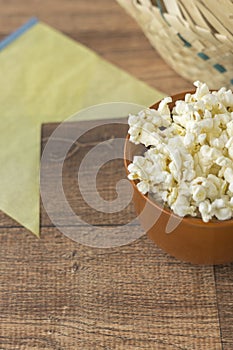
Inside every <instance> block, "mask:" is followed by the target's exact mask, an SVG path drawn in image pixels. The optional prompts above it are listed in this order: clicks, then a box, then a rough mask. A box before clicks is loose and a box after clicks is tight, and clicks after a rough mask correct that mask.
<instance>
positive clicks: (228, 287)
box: [215, 264, 233, 350]
mask: <svg viewBox="0 0 233 350" xmlns="http://www.w3.org/2000/svg"><path fill="white" fill-rule="evenodd" d="M215 279H216V291H217V302H218V308H219V319H220V326H221V337H222V343H223V350H232V349H233V264H229V265H225V266H215Z"/></svg>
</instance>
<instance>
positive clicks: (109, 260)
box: [0, 228, 221, 350]
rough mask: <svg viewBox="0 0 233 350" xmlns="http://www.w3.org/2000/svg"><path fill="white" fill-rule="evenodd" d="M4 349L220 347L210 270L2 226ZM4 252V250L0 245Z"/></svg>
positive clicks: (148, 252) (148, 251) (131, 248)
mask: <svg viewBox="0 0 233 350" xmlns="http://www.w3.org/2000/svg"><path fill="white" fill-rule="evenodd" d="M0 236H1V241H2V243H3V242H4V254H3V253H2V254H1V256H0V257H1V258H0V259H1V261H0V263H1V265H0V266H1V280H2V281H1V285H0V297H1V315H0V317H1V336H0V341H1V346H0V348H1V349H4V350H8V349H12V350H16V349H27V350H32V349H47V350H50V349H51V350H52V349H56V350H58V349H59V350H64V349H69V350H70V349H71V350H73V349H74V350H76V349H84V350H89V349H90V350H91V349H122V350H125V349H129V350H135V349H138V350H139V349H143V350H145V349H161V350H174V349H203V350H205V349H206V350H209V349H216V350H218V349H221V341H220V335H219V324H218V315H217V308H216V298H215V285H214V278H213V268H212V267H196V266H191V265H189V264H180V262H178V261H177V260H175V259H173V258H172V257H168V256H167V255H166V254H164V253H163V252H162V251H161V250H159V249H158V248H157V247H156V246H155V245H154V244H152V243H151V242H150V241H149V239H148V238H146V237H142V238H141V239H140V240H138V241H136V242H135V243H133V244H132V245H128V246H125V247H120V248H112V249H94V248H90V247H85V246H81V245H79V244H77V243H75V242H72V241H71V240H68V239H66V238H65V237H64V236H63V235H62V234H60V233H59V232H57V230H55V229H53V228H43V229H42V237H41V239H40V240H37V239H35V238H34V237H33V236H32V235H25V232H24V230H23V229H10V230H9V229H8V230H4V229H0ZM1 249H2V246H1Z"/></svg>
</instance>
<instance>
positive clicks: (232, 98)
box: [128, 81, 233, 222]
mask: <svg viewBox="0 0 233 350" xmlns="http://www.w3.org/2000/svg"><path fill="white" fill-rule="evenodd" d="M194 85H195V86H196V91H195V93H194V94H186V95H185V99H184V100H179V101H176V103H175V107H174V108H173V110H172V111H170V109H169V106H168V103H170V102H171V101H172V99H171V97H166V98H164V99H163V100H162V101H161V102H160V104H159V107H158V110H154V109H145V110H143V111H141V112H139V113H138V115H130V116H129V120H128V123H129V135H130V141H132V142H133V143H135V144H139V143H141V144H143V145H145V146H146V147H147V151H146V152H145V153H144V155H143V156H135V157H134V159H133V162H132V163H131V164H129V166H128V170H129V176H128V177H129V179H130V180H138V183H137V187H138V189H139V191H141V192H142V193H143V194H146V193H149V194H151V195H152V196H153V198H154V199H155V200H156V201H162V202H163V203H165V204H166V205H167V206H168V207H170V208H171V209H172V210H173V212H174V213H175V214H177V215H179V216H181V217H184V216H186V215H191V216H201V217H202V220H203V221H204V222H208V221H209V220H211V219H212V218H213V217H215V218H217V219H218V220H227V219H230V218H231V217H232V216H233V93H232V91H231V90H226V88H221V89H220V90H218V91H213V92H210V91H209V88H208V86H207V85H206V84H205V83H201V82H199V81H197V82H195V83H194Z"/></svg>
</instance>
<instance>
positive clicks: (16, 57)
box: [0, 21, 162, 235]
mask: <svg viewBox="0 0 233 350" xmlns="http://www.w3.org/2000/svg"><path fill="white" fill-rule="evenodd" d="M29 24H30V23H29ZM32 24H33V25H32ZM25 28H26V27H24V29H23V30H21V32H20V31H19V32H17V33H18V34H17V33H16V35H13V38H10V39H9V40H7V39H6V41H5V43H3V45H2V47H1V45H0V50H1V49H3V48H4V49H3V50H2V51H0V91H1V93H0V118H1V119H0V120H1V124H0V125H1V126H0V131H1V137H0V164H1V167H0V210H2V211H4V212H5V213H6V214H8V215H9V216H11V217H12V218H13V219H15V220H16V221H17V222H19V223H20V224H22V225H23V226H25V227H26V228H27V229H29V230H30V231H32V232H33V233H35V234H36V235H39V162H40V128H41V123H45V122H55V121H56V122H58V121H62V120H64V119H66V118H67V117H68V116H70V115H72V114H73V113H75V112H77V111H78V110H80V109H82V108H83V107H87V106H91V105H94V104H97V103H102V102H113V101H125V102H134V103H137V104H142V105H150V104H151V103H153V102H155V101H156V100H158V99H159V98H160V97H162V94H161V93H159V92H157V91H156V90H154V89H152V88H150V87H149V86H147V85H146V84H144V83H143V82H140V81H138V80H137V79H135V78H133V77H132V76H130V75H129V74H127V73H126V72H124V71H122V70H120V69H118V68H117V67H115V66H113V65H112V64H110V63H108V62H106V61H105V60H103V59H101V58H100V57H99V56H98V55H96V54H95V53H94V52H92V51H91V50H89V49H88V48H86V47H84V46H83V45H80V44H78V43H76V42H75V41H73V40H71V39H69V38H68V37H66V36H65V35H63V34H61V33H59V32H57V31H56V30H54V29H52V28H50V27H49V26H47V25H45V24H43V23H36V21H34V22H33V23H31V25H29V26H28V28H29V29H28V28H27V29H28V30H27V31H26V30H25ZM21 29H22V28H21ZM20 34H22V35H20ZM16 38H17V40H14V41H13V42H11V41H12V39H16ZM5 46H6V47H5Z"/></svg>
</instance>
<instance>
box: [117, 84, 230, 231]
mask: <svg viewBox="0 0 233 350" xmlns="http://www.w3.org/2000/svg"><path fill="white" fill-rule="evenodd" d="M211 91H213V90H211ZM194 92H195V90H191V91H184V92H181V93H178V94H175V95H171V97H172V102H171V103H169V104H172V103H174V102H175V101H176V100H178V98H177V96H184V95H185V94H187V93H194ZM161 101H162V99H160V100H159V101H158V102H156V103H154V104H153V105H151V106H150V107H149V108H150V109H155V108H157V106H158V104H159V103H160V102H161ZM129 138H130V135H129V134H128V133H127V136H126V138H125V144H124V166H125V170H126V174H127V177H128V175H129V170H128V165H129V163H130V160H129V159H127V157H126V155H127V153H128V152H127V149H128V144H129V143H132V142H131V141H130V140H129ZM132 144H134V143H132ZM129 181H130V182H131V184H132V185H133V188H134V191H137V192H138V194H139V195H140V196H141V197H142V198H143V199H144V201H147V202H149V203H150V205H152V206H153V207H155V208H156V209H157V210H159V211H161V212H162V213H163V214H165V215H167V216H171V215H172V216H173V217H174V218H177V219H179V220H181V221H182V222H183V221H184V222H185V223H186V224H188V225H193V226H208V227H216V226H220V225H221V227H229V226H232V225H233V217H232V218H231V219H228V220H222V221H221V220H218V219H215V220H214V221H213V220H210V221H209V222H204V221H203V220H202V219H201V218H197V217H192V216H185V217H181V216H178V215H177V214H175V213H174V212H173V211H172V209H170V208H166V207H165V206H160V205H159V203H157V202H155V201H153V200H152V199H150V198H149V197H148V194H146V195H145V194H143V193H142V192H140V191H139V189H138V188H137V186H136V183H135V180H129Z"/></svg>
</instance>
